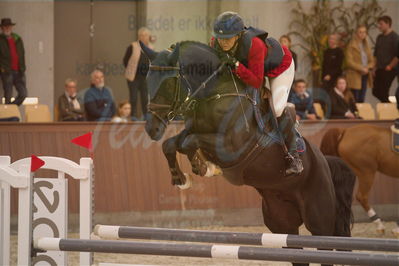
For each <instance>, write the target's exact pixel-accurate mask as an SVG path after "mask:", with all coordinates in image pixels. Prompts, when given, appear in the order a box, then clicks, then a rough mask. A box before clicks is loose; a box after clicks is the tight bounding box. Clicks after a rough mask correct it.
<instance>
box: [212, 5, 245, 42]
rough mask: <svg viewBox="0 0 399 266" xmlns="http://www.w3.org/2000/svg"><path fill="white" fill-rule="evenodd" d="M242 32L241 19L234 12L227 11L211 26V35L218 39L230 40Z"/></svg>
mask: <svg viewBox="0 0 399 266" xmlns="http://www.w3.org/2000/svg"><path fill="white" fill-rule="evenodd" d="M243 30H244V22H243V20H242V18H241V17H240V16H239V15H238V14H237V13H235V12H231V11H227V12H223V13H222V14H220V15H219V16H218V17H217V18H216V21H215V24H214V25H213V33H212V35H213V36H214V37H215V38H218V39H229V38H232V37H234V36H236V35H238V34H240V32H242V31H243Z"/></svg>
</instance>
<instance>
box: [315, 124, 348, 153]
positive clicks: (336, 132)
mask: <svg viewBox="0 0 399 266" xmlns="http://www.w3.org/2000/svg"><path fill="white" fill-rule="evenodd" d="M344 131H345V129H343V128H331V129H329V130H328V131H327V132H326V133H325V134H324V136H323V139H322V140H321V144H320V150H321V152H322V153H323V154H324V155H331V156H337V157H339V154H338V145H339V143H340V141H341V139H342V137H343V134H344Z"/></svg>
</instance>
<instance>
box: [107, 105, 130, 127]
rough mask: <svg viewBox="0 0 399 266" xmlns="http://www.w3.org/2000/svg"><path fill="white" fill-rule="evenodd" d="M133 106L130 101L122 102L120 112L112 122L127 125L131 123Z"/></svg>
mask: <svg viewBox="0 0 399 266" xmlns="http://www.w3.org/2000/svg"><path fill="white" fill-rule="evenodd" d="M131 112H132V106H131V105H130V102H129V101H126V100H125V101H122V102H120V103H119V104H118V110H117V113H116V116H114V117H113V118H112V120H111V122H115V123H126V122H129V121H131V118H130V116H131Z"/></svg>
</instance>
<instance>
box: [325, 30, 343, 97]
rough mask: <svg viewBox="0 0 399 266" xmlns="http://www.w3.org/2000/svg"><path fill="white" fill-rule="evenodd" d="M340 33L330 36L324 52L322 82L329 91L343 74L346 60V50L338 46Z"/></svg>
mask: <svg viewBox="0 0 399 266" xmlns="http://www.w3.org/2000/svg"><path fill="white" fill-rule="evenodd" d="M338 41H339V39H338V35H337V34H330V36H328V48H327V49H326V50H325V51H324V54H323V65H322V69H321V71H322V73H321V77H322V84H323V88H324V89H325V90H327V91H329V90H331V89H332V88H333V87H334V85H335V83H336V81H337V78H338V77H339V76H341V75H342V63H343V62H344V51H343V50H342V49H341V48H340V47H339V46H338Z"/></svg>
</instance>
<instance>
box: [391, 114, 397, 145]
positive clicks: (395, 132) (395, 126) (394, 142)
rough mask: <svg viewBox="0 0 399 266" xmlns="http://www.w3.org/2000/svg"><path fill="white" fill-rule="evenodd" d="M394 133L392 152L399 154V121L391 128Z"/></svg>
mask: <svg viewBox="0 0 399 266" xmlns="http://www.w3.org/2000/svg"><path fill="white" fill-rule="evenodd" d="M391 131H392V150H393V151H394V152H396V153H399V119H396V120H395V124H394V125H392V126H391Z"/></svg>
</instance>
